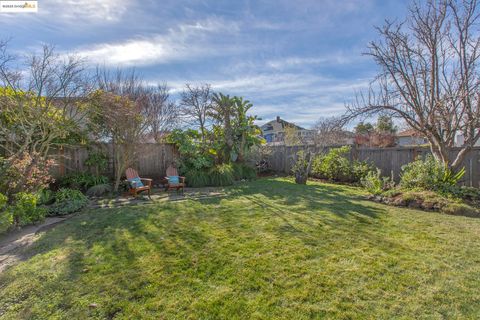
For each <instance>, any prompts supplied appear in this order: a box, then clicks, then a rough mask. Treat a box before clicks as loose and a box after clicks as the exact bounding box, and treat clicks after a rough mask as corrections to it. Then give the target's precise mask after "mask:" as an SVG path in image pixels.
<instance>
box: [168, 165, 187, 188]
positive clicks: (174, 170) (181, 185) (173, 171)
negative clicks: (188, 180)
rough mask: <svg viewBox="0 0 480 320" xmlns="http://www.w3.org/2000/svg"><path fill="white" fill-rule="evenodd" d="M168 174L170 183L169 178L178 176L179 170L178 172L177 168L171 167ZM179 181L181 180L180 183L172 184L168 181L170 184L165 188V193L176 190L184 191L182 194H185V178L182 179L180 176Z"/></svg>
mask: <svg viewBox="0 0 480 320" xmlns="http://www.w3.org/2000/svg"><path fill="white" fill-rule="evenodd" d="M166 174H167V181H168V177H169V176H178V170H177V168H174V167H172V166H169V167H168V168H167V172H166ZM178 179H179V183H172V182H170V181H168V183H167V185H166V187H165V191H167V192H168V190H170V189H176V190H177V191H179V190H182V192H183V189H184V188H185V177H180V176H179V178H178Z"/></svg>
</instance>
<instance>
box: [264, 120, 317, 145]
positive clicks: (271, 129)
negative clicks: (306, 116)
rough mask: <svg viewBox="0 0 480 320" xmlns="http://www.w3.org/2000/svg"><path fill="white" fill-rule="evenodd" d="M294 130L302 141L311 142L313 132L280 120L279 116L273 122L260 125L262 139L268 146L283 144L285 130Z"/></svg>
mask: <svg viewBox="0 0 480 320" xmlns="http://www.w3.org/2000/svg"><path fill="white" fill-rule="evenodd" d="M287 127H290V128H295V130H296V132H297V134H298V135H299V137H300V138H301V139H302V140H303V141H310V140H313V137H314V131H313V130H307V129H305V128H302V127H300V126H297V125H296V124H294V123H291V122H288V121H285V120H283V119H280V117H279V116H277V118H276V119H275V120H272V121H269V122H267V123H265V124H264V125H262V126H261V127H260V129H261V130H262V137H263V138H264V139H265V140H266V141H267V143H268V144H283V143H284V142H285V128H287Z"/></svg>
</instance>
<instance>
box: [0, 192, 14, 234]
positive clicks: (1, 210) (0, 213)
mask: <svg viewBox="0 0 480 320" xmlns="http://www.w3.org/2000/svg"><path fill="white" fill-rule="evenodd" d="M7 200H8V199H7V196H5V195H3V194H1V193H0V233H3V232H5V231H7V230H8V229H9V228H10V227H11V226H12V225H13V215H12V211H11V210H7Z"/></svg>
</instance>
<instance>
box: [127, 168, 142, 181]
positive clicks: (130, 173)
mask: <svg viewBox="0 0 480 320" xmlns="http://www.w3.org/2000/svg"><path fill="white" fill-rule="evenodd" d="M125 175H126V176H127V179H133V178H136V177H139V175H138V172H137V171H136V170H135V169H132V168H128V169H127V170H126V171H125Z"/></svg>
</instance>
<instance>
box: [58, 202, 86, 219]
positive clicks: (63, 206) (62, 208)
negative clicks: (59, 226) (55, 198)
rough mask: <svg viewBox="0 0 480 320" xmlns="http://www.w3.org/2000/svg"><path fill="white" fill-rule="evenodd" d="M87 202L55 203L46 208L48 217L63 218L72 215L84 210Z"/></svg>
mask: <svg viewBox="0 0 480 320" xmlns="http://www.w3.org/2000/svg"><path fill="white" fill-rule="evenodd" d="M86 205H87V201H84V200H78V199H75V200H68V201H62V202H55V203H54V204H52V205H51V206H49V207H48V215H50V216H63V215H66V214H70V213H74V212H77V211H80V210H81V209H83V208H85V206H86Z"/></svg>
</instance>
